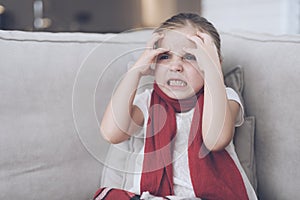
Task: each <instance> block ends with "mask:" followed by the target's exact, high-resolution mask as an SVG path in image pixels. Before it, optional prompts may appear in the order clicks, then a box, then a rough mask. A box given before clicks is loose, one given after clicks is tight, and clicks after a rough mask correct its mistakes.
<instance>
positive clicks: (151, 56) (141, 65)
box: [130, 33, 169, 76]
mask: <svg viewBox="0 0 300 200" xmlns="http://www.w3.org/2000/svg"><path fill="white" fill-rule="evenodd" d="M163 37H164V35H163V34H159V33H154V34H153V35H152V37H151V39H150V40H149V41H148V42H147V46H146V49H145V51H144V52H143V53H142V55H141V56H140V57H139V59H138V60H137V61H136V63H135V64H134V65H133V66H132V67H131V68H130V70H131V69H135V70H138V71H139V73H140V75H141V76H146V75H154V69H152V68H151V66H152V65H154V64H155V62H156V57H157V56H158V55H159V54H162V53H165V52H167V51H169V50H168V49H163V48H158V45H157V44H158V41H159V40H161V39H162V38H163Z"/></svg>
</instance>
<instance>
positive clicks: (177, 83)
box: [169, 80, 186, 86]
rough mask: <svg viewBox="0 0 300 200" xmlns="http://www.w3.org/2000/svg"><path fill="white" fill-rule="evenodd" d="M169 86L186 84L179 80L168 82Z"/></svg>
mask: <svg viewBox="0 0 300 200" xmlns="http://www.w3.org/2000/svg"><path fill="white" fill-rule="evenodd" d="M169 85H170V86H185V85H186V82H184V81H181V80H170V81H169Z"/></svg>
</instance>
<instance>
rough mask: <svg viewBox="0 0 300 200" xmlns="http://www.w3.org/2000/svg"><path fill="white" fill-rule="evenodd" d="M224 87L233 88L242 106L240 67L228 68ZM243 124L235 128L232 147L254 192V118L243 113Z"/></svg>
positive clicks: (255, 183)
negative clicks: (233, 146)
mask: <svg viewBox="0 0 300 200" xmlns="http://www.w3.org/2000/svg"><path fill="white" fill-rule="evenodd" d="M224 81H225V85H226V86H228V87H231V88H233V89H234V90H235V91H236V92H237V93H238V95H239V97H240V99H241V102H242V104H243V106H244V110H246V109H245V107H246V105H245V103H244V97H243V90H244V71H243V68H242V67H241V66H239V65H238V66H234V67H228V68H227V69H226V73H225V75H224ZM244 115H245V116H244V123H243V124H242V125H241V126H239V127H236V129H235V134H234V145H235V150H236V153H237V155H238V158H239V160H240V162H241V165H242V167H243V169H244V170H245V173H246V175H247V177H248V179H249V181H250V183H251V184H252V186H253V188H254V190H256V189H257V177H256V162H255V150H254V147H255V144H254V135H255V117H254V116H247V114H246V113H245V112H244Z"/></svg>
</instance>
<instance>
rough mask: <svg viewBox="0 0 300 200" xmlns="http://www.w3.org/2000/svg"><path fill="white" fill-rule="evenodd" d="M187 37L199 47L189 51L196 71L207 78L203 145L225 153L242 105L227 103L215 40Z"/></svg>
mask: <svg viewBox="0 0 300 200" xmlns="http://www.w3.org/2000/svg"><path fill="white" fill-rule="evenodd" d="M188 37H189V38H190V39H191V40H192V41H194V42H195V43H196V46H197V48H196V49H188V51H189V52H191V53H193V54H194V55H195V56H196V58H197V64H198V66H196V67H198V68H199V71H200V73H203V76H204V92H205V95H204V107H203V118H202V132H203V141H204V144H205V146H206V147H207V148H208V149H209V150H211V151H218V150H222V149H224V148H225V147H226V146H227V145H228V144H229V143H230V141H231V140H232V137H233V133H234V131H233V130H234V122H235V119H236V117H237V114H238V111H239V104H238V103H236V102H235V101H229V100H228V99H227V94H226V90H225V84H224V81H223V73H222V69H221V63H220V61H219V57H218V54H217V49H216V47H215V45H214V43H213V40H212V38H211V37H210V36H209V35H208V34H206V33H200V32H199V33H197V35H196V36H188Z"/></svg>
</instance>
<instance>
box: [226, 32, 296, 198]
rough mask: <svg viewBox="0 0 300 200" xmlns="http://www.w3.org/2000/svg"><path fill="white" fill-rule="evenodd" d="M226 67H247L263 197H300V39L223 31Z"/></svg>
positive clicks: (247, 100) (246, 86)
mask: <svg viewBox="0 0 300 200" xmlns="http://www.w3.org/2000/svg"><path fill="white" fill-rule="evenodd" d="M222 40H223V43H222V45H223V55H224V63H223V66H224V68H225V69H226V68H229V67H230V66H234V65H240V66H242V67H243V68H244V92H243V96H244V100H245V105H246V106H245V107H246V108H245V109H246V113H247V114H248V115H253V116H255V118H256V128H255V158H256V166H257V179H258V194H259V197H260V199H298V198H299V196H300V190H299V187H300V170H299V169H298V166H299V165H300V156H299V155H300V145H299V142H300V134H299V133H300V123H299V119H300V112H299V107H298V106H299V102H300V82H299V78H300V67H299V66H300V56H299V55H300V35H281V36H274V35H268V34H253V33H245V32H240V33H223V34H222Z"/></svg>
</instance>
